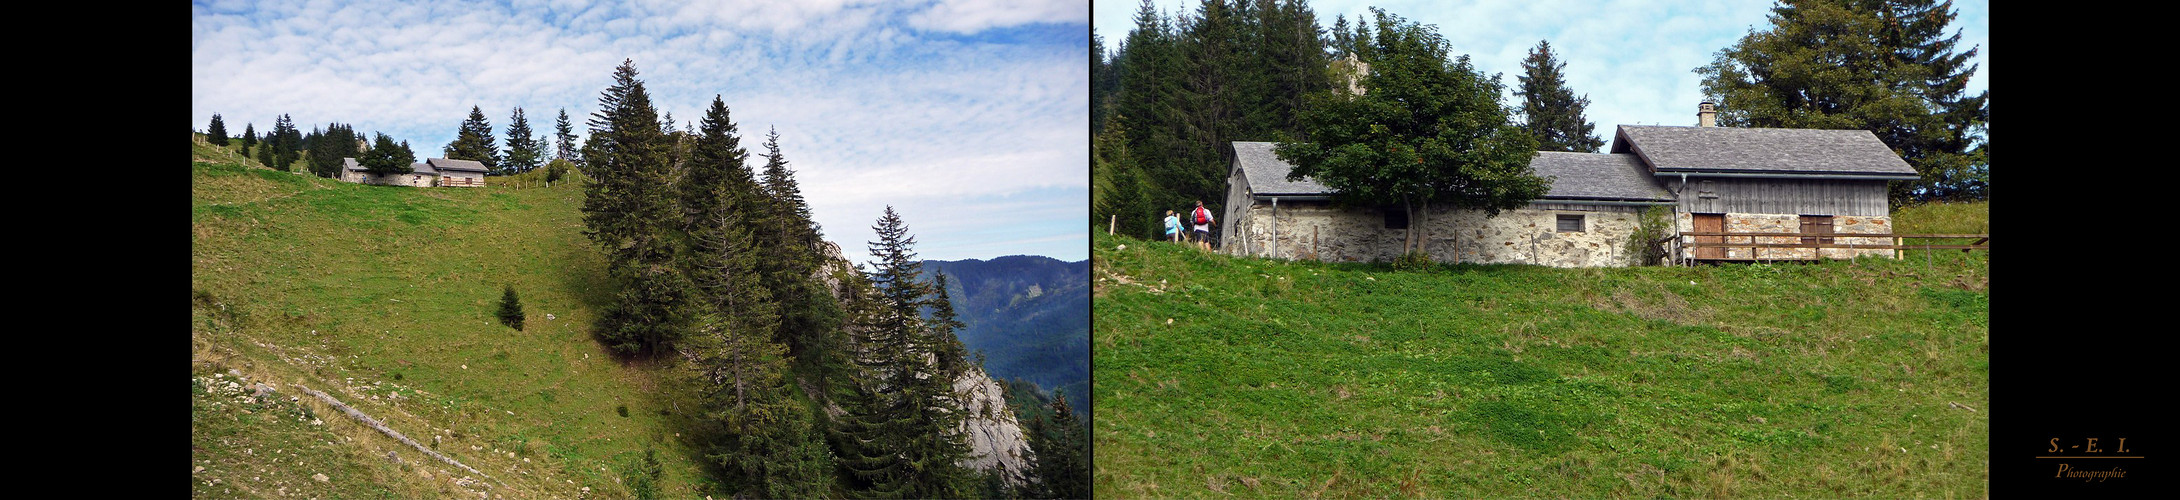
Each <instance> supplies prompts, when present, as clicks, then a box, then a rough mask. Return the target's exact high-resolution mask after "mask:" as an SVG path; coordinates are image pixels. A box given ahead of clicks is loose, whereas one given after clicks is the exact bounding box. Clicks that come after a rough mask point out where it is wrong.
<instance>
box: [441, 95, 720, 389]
mask: <svg viewBox="0 0 2180 500" xmlns="http://www.w3.org/2000/svg"><path fill="white" fill-rule="evenodd" d="M636 74H637V73H636V66H635V61H633V60H629V61H624V62H622V64H621V66H620V67H618V68H615V69H614V74H613V79H614V83H613V86H611V87H608V88H607V89H606V90H605V92H604V93H603V94H602V95H601V96H600V97H599V107H598V112H597V113H596V114H593V115H592V117H591V121H590V124H591V131H590V136H591V140H592V144H591V147H592V148H593V151H594V153H595V154H589V155H586V156H588V157H589V158H590V159H591V162H592V166H591V168H592V172H591V173H592V175H591V177H592V182H591V183H590V184H589V185H587V186H585V188H584V198H583V207H582V210H583V225H584V231H583V232H584V234H585V235H586V236H589V237H590V238H591V241H592V242H594V243H596V244H597V245H598V246H599V247H601V248H603V249H605V251H606V254H607V256H606V267H607V273H608V274H610V275H611V276H612V277H613V279H614V281H615V282H616V284H617V285H618V287H617V290H616V292H615V297H614V302H613V303H611V304H608V305H607V306H606V309H605V311H604V312H603V314H601V315H600V318H599V320H598V324H597V327H596V328H594V330H593V331H594V332H596V334H597V335H598V336H599V338H600V340H602V341H604V342H606V344H607V345H608V346H609V347H611V348H612V349H614V350H615V351H617V352H620V353H622V354H625V355H652V354H658V353H661V352H666V351H667V350H669V349H670V348H671V347H672V345H673V343H674V341H675V340H676V339H678V338H680V337H681V336H683V334H684V333H685V332H686V331H687V330H688V323H689V316H688V311H687V310H686V307H685V306H684V302H685V301H686V300H687V297H688V294H689V284H688V282H687V278H686V277H685V276H684V275H683V274H682V273H681V272H680V269H678V268H677V267H676V266H675V265H674V260H675V252H676V248H675V247H676V242H675V241H674V238H673V237H672V236H671V234H672V232H673V231H674V230H675V227H674V226H675V222H674V221H675V220H677V219H678V218H676V217H674V216H673V214H674V208H673V207H674V202H673V198H672V197H671V196H670V193H671V187H670V186H669V184H668V182H669V177H668V176H667V173H668V171H667V168H668V166H667V164H666V148H667V147H668V144H667V143H666V139H665V138H664V137H662V136H660V135H659V129H658V116H657V114H656V113H657V112H656V111H655V110H654V109H653V108H652V107H651V96H650V94H649V93H648V92H647V91H645V90H644V86H643V81H641V80H637V79H636ZM481 116H482V115H474V116H473V117H481ZM488 137H489V136H488Z"/></svg>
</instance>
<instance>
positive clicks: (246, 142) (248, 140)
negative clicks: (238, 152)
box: [242, 123, 257, 158]
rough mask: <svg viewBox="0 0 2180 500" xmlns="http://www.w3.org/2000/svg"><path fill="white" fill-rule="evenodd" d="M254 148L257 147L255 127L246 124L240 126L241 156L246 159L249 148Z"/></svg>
mask: <svg viewBox="0 0 2180 500" xmlns="http://www.w3.org/2000/svg"><path fill="white" fill-rule="evenodd" d="M255 146H257V127H256V126H255V125H251V124H248V123H244V124H242V156H243V157H244V158H248V157H249V156H250V148H251V147H255Z"/></svg>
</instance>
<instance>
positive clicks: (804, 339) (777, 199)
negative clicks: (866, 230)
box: [751, 129, 847, 381]
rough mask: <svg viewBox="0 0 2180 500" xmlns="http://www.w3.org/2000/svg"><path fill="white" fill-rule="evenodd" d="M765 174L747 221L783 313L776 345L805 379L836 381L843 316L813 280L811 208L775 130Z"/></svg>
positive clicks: (816, 238) (768, 141)
mask: <svg viewBox="0 0 2180 500" xmlns="http://www.w3.org/2000/svg"><path fill="white" fill-rule="evenodd" d="M764 147H765V153H764V154H763V156H764V157H765V167H764V169H765V171H764V179H763V182H762V185H761V193H762V196H760V197H759V198H760V201H758V202H757V203H755V204H754V205H756V206H755V207H753V209H752V211H754V212H756V213H757V214H758V215H756V216H753V217H752V218H751V222H752V223H754V224H756V225H757V227H758V232H757V233H756V234H755V236H754V239H755V241H756V245H757V247H758V249H759V250H758V251H759V252H760V253H762V254H764V255H765V256H766V257H765V259H764V263H763V264H762V265H761V267H759V269H758V272H759V274H762V275H763V276H764V277H765V278H764V279H765V287H766V288H770V289H772V290H773V291H774V292H775V293H776V294H777V295H778V297H779V300H780V304H781V306H782V307H783V311H784V312H783V315H782V317H781V318H780V323H781V324H780V340H781V342H784V343H786V344H787V346H788V349H789V350H790V351H791V352H792V353H793V354H794V356H795V359H796V361H797V362H798V363H801V364H802V365H803V366H802V367H801V368H802V369H803V370H804V371H805V373H812V374H817V375H819V377H817V378H818V379H819V380H821V381H825V380H830V379H832V378H834V376H835V375H838V373H837V370H839V369H841V368H843V367H844V365H845V363H847V360H846V359H845V358H844V357H843V356H842V355H841V352H840V351H841V349H840V346H839V344H840V340H841V339H840V338H839V337H838V334H837V333H836V330H837V328H838V326H839V325H840V323H841V321H842V318H843V316H842V315H843V312H842V310H841V308H840V305H839V304H838V303H837V302H836V301H835V299H834V298H833V297H832V296H831V295H830V294H829V293H827V291H826V290H824V288H823V287H822V285H820V284H819V283H818V282H817V281H816V280H815V278H814V277H813V276H814V275H815V273H816V270H817V250H818V246H819V242H820V240H821V239H822V238H823V236H822V233H821V232H820V230H819V228H818V225H817V222H816V221H814V220H812V219H811V218H810V205H809V203H808V202H807V201H805V200H804V199H803V197H802V189H801V188H800V187H798V185H797V183H796V181H795V172H794V170H793V169H792V168H790V167H789V163H788V161H787V156H786V154H785V153H782V152H781V150H780V133H779V131H778V130H777V129H774V130H770V131H768V132H766V134H765V143H764Z"/></svg>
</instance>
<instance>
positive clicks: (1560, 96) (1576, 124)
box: [1514, 41, 1605, 153]
mask: <svg viewBox="0 0 2180 500" xmlns="http://www.w3.org/2000/svg"><path fill="white" fill-rule="evenodd" d="M1566 66H1567V64H1566V63H1563V62H1559V60H1558V59H1557V58H1556V57H1554V56H1553V55H1552V44H1551V42H1549V41H1538V42H1537V47H1536V48H1534V49H1530V50H1529V58H1528V59H1524V60H1522V62H1521V68H1522V75H1521V76H1520V77H1519V78H1520V79H1521V88H1518V89H1515V90H1514V95H1518V96H1521V114H1522V116H1523V117H1526V118H1527V120H1526V121H1525V123H1523V124H1522V128H1523V129H1526V130H1528V131H1529V135H1531V136H1533V137H1536V139H1537V150H1538V151H1564V152H1571V153H1595V152H1597V150H1598V148H1600V147H1602V146H1604V145H1605V140H1604V139H1599V138H1597V135H1596V134H1595V133H1594V132H1592V130H1593V128H1594V125H1593V124H1591V123H1590V121H1589V118H1587V117H1584V116H1583V114H1582V111H1583V109H1584V108H1587V107H1589V105H1590V97H1589V96H1587V95H1584V96H1581V97H1575V95H1574V90H1573V89H1569V88H1567V81H1566V76H1565V75H1563V74H1561V73H1560V69H1561V68H1565V67H1566Z"/></svg>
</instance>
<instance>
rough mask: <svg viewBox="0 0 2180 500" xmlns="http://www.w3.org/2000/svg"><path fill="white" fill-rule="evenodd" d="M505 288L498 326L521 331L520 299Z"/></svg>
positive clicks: (501, 299)
mask: <svg viewBox="0 0 2180 500" xmlns="http://www.w3.org/2000/svg"><path fill="white" fill-rule="evenodd" d="M379 137H385V136H383V135H382V136H379ZM506 287H507V288H506V291H505V292H503V293H501V294H500V310H499V312H498V313H497V315H498V316H499V318H500V324H502V325H507V327H508V328H513V329H515V331H522V299H520V298H516V297H515V285H506Z"/></svg>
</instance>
